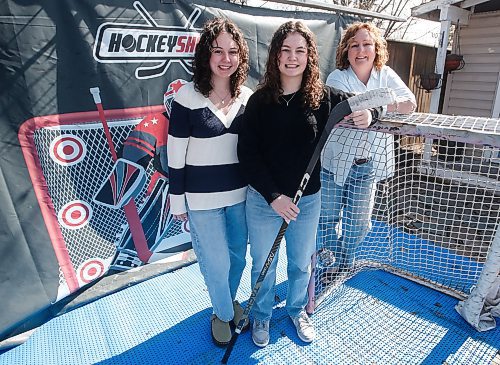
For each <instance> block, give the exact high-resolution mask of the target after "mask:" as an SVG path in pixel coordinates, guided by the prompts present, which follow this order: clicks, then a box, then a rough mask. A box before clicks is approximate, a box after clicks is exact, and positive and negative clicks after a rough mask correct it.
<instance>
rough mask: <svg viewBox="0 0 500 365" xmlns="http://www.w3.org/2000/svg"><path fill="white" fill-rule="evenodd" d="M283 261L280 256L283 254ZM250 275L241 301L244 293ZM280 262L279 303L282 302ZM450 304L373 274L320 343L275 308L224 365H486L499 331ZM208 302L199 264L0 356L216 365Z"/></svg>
mask: <svg viewBox="0 0 500 365" xmlns="http://www.w3.org/2000/svg"><path fill="white" fill-rule="evenodd" d="M283 256H284V255H283ZM249 266H250V265H247V269H246V271H245V273H244V276H243V282H242V286H241V290H240V292H239V299H240V300H241V301H243V302H244V301H245V299H246V298H248V296H249V293H250V284H249ZM285 274H286V271H285V259H284V258H280V261H279V267H278V286H277V295H278V296H279V298H281V299H283V298H284V297H285V293H286V286H287V284H286V281H285ZM456 303H457V300H456V299H453V298H451V297H449V296H447V295H444V294H441V293H439V292H437V291H434V290H431V289H429V288H426V287H423V286H420V285H418V284H416V283H413V282H411V281H408V280H406V279H402V278H400V277H398V276H395V275H392V274H389V273H386V272H383V271H379V270H371V271H364V272H361V273H359V274H357V275H356V276H355V277H353V278H352V279H350V280H348V281H347V282H346V283H345V284H344V285H342V286H340V287H339V288H337V289H336V290H335V291H334V292H333V293H332V295H331V296H330V297H328V298H327V299H326V300H325V301H324V302H323V303H322V304H321V305H320V307H319V308H318V309H317V311H316V313H315V314H314V316H313V320H314V323H315V325H316V330H317V340H316V341H315V342H313V343H312V344H310V345H306V344H304V343H302V342H301V341H300V340H299V339H298V337H297V335H296V333H295V330H294V328H293V325H292V324H291V321H290V320H289V319H288V317H287V315H286V313H285V309H284V307H283V305H284V301H283V300H279V301H278V303H277V307H276V309H275V310H274V314H273V320H272V322H271V343H270V345H269V346H268V347H267V348H265V349H259V348H257V347H256V346H254V344H253V343H252V340H251V336H250V333H249V332H246V333H243V334H242V335H241V336H240V337H239V339H238V342H237V343H236V346H235V348H234V350H233V353H232V355H231V358H230V360H229V363H230V364H280V365H281V364H378V365H389V364H405V365H407V364H408V365H410V364H428V365H434V364H464V365H465V364H467V365H470V364H478V365H479V364H491V363H492V359H493V358H494V357H495V355H496V354H497V352H498V349H499V348H500V330H499V329H498V328H497V329H495V330H493V331H489V332H486V333H479V332H476V331H475V330H474V329H472V327H470V326H469V325H468V324H467V323H465V321H464V320H463V319H462V318H461V317H460V316H459V315H458V314H457V313H456V311H455V310H454V306H455V304H456ZM209 305H210V304H209V299H208V294H207V291H206V288H205V285H204V284H203V280H202V277H201V275H200V272H199V268H198V265H197V264H194V265H191V266H188V267H185V268H183V269H180V270H178V271H175V272H172V273H168V274H165V275H162V276H159V277H156V278H153V279H150V280H147V281H145V282H142V283H140V284H137V285H135V286H133V287H130V288H127V289H124V290H122V291H120V292H118V293H115V294H112V295H109V296H107V297H104V298H102V299H100V300H98V301H96V302H93V303H90V304H88V305H86V306H83V307H81V308H78V309H76V310H74V311H72V312H69V313H66V314H64V315H62V316H60V317H58V318H55V319H53V320H51V321H50V322H48V323H46V324H45V325H43V326H42V327H40V328H39V329H38V330H37V331H36V332H35V333H34V335H33V336H32V337H31V338H30V339H29V340H28V342H26V343H25V344H23V345H21V346H18V347H16V348H14V349H12V350H10V351H8V352H6V353H4V354H2V355H0V365H2V364H5V365H15V364H22V365H26V364H30V365H32V364H33V365H36V364H44V365H45V364H47V365H49V364H57V365H63V364H68V365H78V364H102V365H108V364H127V365H128V364H149V365H151V364H183V365H184V364H218V363H220V360H221V358H222V356H223V354H224V350H223V349H220V348H217V347H215V346H214V345H213V344H212V341H211V338H210V330H209V316H210V313H211V310H210V308H209Z"/></svg>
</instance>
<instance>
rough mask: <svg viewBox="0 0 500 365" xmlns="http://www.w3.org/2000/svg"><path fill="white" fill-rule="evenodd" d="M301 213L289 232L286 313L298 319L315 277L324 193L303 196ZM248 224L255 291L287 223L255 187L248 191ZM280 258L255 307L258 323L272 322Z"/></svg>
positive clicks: (273, 267)
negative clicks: (313, 259) (313, 267)
mask: <svg viewBox="0 0 500 365" xmlns="http://www.w3.org/2000/svg"><path fill="white" fill-rule="evenodd" d="M299 208H300V213H299V215H298V218H297V220H296V221H292V222H290V225H289V226H288V229H287V230H286V232H285V240H286V255H287V260H288V265H287V274H288V293H287V297H286V310H287V312H288V314H289V315H290V317H296V316H298V314H299V313H300V311H302V310H303V309H304V307H305V305H306V304H307V301H308V295H307V286H308V283H309V278H310V275H311V256H312V254H313V253H314V250H315V246H316V238H315V237H316V229H317V227H318V220H319V212H320V208H321V202H320V192H317V193H316V194H313V195H308V196H304V197H302V199H301V200H300V201H299ZM247 222H248V233H249V239H250V254H251V256H252V260H253V264H252V288H253V287H254V286H255V283H256V281H257V278H258V277H259V274H260V271H261V270H262V267H263V266H264V263H265V261H266V259H267V256H268V254H269V250H270V249H271V246H272V245H273V243H274V240H275V239H276V236H277V234H278V231H279V229H280V227H281V224H282V223H283V218H281V217H280V216H279V215H278V214H277V213H276V212H275V211H274V210H273V208H271V206H270V205H269V204H268V203H267V201H266V200H265V199H264V198H263V197H262V195H260V194H259V193H258V192H257V191H256V190H255V189H253V188H252V187H249V188H248V192H247ZM277 262H278V260H277V255H276V256H275V259H274V260H273V263H272V264H271V266H270V268H269V271H268V272H267V275H266V277H265V279H264V281H263V282H262V286H261V288H260V290H259V292H258V294H257V297H256V300H255V304H254V306H253V316H254V318H255V319H258V320H261V321H262V320H269V319H271V315H272V310H273V304H274V295H275V285H276V265H277Z"/></svg>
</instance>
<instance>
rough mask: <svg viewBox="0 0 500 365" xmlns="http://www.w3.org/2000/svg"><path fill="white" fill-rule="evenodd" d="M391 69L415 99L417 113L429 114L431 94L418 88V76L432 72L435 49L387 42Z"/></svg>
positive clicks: (434, 61)
mask: <svg viewBox="0 0 500 365" xmlns="http://www.w3.org/2000/svg"><path fill="white" fill-rule="evenodd" d="M388 49H389V61H388V62H387V65H388V66H389V67H391V68H392V69H393V70H394V71H396V73H397V74H398V75H399V76H400V77H401V79H402V80H403V81H404V82H405V83H406V84H407V85H408V87H409V88H410V90H411V91H412V92H413V93H414V94H415V97H416V99H417V111H418V112H422V113H428V112H429V106H430V99H431V93H430V92H427V91H426V90H424V89H422V88H421V87H420V82H419V79H420V75H422V74H428V73H432V72H434V69H435V64H436V48H434V47H430V46H424V45H418V44H412V43H406V42H397V41H388Z"/></svg>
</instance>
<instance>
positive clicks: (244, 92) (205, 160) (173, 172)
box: [167, 82, 252, 214]
mask: <svg viewBox="0 0 500 365" xmlns="http://www.w3.org/2000/svg"><path fill="white" fill-rule="evenodd" d="M251 94H252V91H251V90H250V89H249V88H247V87H245V86H242V89H241V93H240V95H239V96H238V97H237V98H236V99H235V100H234V101H233V104H232V105H231V109H230V110H229V113H228V114H227V115H224V114H223V113H222V112H221V111H220V110H218V109H217V108H216V107H215V106H214V105H213V103H212V102H211V101H210V100H209V99H208V98H205V97H204V96H203V95H202V94H200V93H199V92H197V91H196V90H195V89H194V84H193V83H192V82H190V83H188V84H186V85H185V86H183V87H182V88H181V89H180V90H179V91H178V93H177V95H176V96H175V100H174V102H173V104H172V113H171V115H170V126H169V131H168V142H167V155H168V171H169V177H170V205H171V207H170V209H171V212H172V214H182V213H185V212H186V211H187V209H186V202H187V204H188V206H189V209H191V210H207V209H216V208H221V207H227V206H231V205H234V204H237V203H240V202H242V201H244V200H245V198H246V189H247V184H246V183H245V182H244V180H243V177H242V176H241V174H240V167H239V162H238V156H237V153H236V146H237V143H238V131H239V128H240V123H241V118H242V114H243V111H244V110H245V105H246V103H247V100H248V98H249V97H250V95H251Z"/></svg>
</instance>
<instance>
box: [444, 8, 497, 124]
mask: <svg viewBox="0 0 500 365" xmlns="http://www.w3.org/2000/svg"><path fill="white" fill-rule="evenodd" d="M499 30H500V11H497V12H491V13H483V14H473V15H472V17H471V20H470V23H469V25H468V26H462V29H461V32H460V44H461V51H462V54H463V55H464V60H465V67H464V68H463V69H462V70H459V71H453V72H451V73H450V74H449V75H448V82H447V84H446V94H445V99H444V105H443V113H444V114H455V115H471V116H478V117H492V116H493V115H492V113H493V110H494V104H495V100H496V99H497V98H498V97H497V90H498V89H499V87H498V85H499V82H500V31H499ZM454 51H455V50H454Z"/></svg>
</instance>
